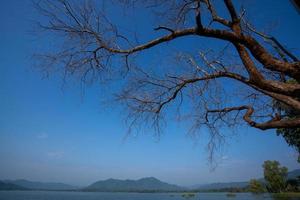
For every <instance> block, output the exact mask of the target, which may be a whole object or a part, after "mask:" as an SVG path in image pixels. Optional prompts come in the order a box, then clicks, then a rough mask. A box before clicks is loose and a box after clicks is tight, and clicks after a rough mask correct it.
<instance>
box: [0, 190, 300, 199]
mask: <svg viewBox="0 0 300 200" xmlns="http://www.w3.org/2000/svg"><path fill="white" fill-rule="evenodd" d="M186 199H189V200H193V199H195V200H229V199H231V200H299V199H300V198H276V199H273V198H272V197H271V196H270V195H268V194H264V195H252V194H249V193H239V194H236V196H235V197H227V193H198V194H196V195H195V197H190V198H186V197H182V194H181V193H108V192H52V191H0V200H186Z"/></svg>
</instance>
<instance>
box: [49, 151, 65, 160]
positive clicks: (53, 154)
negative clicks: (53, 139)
mask: <svg viewBox="0 0 300 200" xmlns="http://www.w3.org/2000/svg"><path fill="white" fill-rule="evenodd" d="M64 154H65V153H64V152H63V151H51V152H48V153H47V156H48V157H51V158H62V157H63V156H64Z"/></svg>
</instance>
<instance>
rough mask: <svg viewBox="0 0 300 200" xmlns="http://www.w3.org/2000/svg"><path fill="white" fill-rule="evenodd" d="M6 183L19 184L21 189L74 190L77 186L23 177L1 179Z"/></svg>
mask: <svg viewBox="0 0 300 200" xmlns="http://www.w3.org/2000/svg"><path fill="white" fill-rule="evenodd" d="M3 182H4V183H6V184H13V185H16V186H20V187H21V188H23V189H29V190H76V189H78V187H75V186H72V185H67V184H64V183H51V182H50V183H44V182H34V181H28V180H24V179H18V180H5V181H3Z"/></svg>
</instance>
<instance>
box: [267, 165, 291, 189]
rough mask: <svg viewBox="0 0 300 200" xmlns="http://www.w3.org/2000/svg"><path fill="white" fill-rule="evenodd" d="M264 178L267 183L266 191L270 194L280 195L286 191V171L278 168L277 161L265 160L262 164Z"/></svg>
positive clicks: (283, 168) (284, 168)
mask: <svg viewBox="0 0 300 200" xmlns="http://www.w3.org/2000/svg"><path fill="white" fill-rule="evenodd" d="M263 168H264V178H265V180H266V182H267V185H266V187H267V190H268V191H269V192H272V193H281V192H284V191H285V189H286V186H287V184H286V179H287V172H288V169H287V168H286V167H280V163H279V162H278V161H270V160H267V161H265V162H264V164H263Z"/></svg>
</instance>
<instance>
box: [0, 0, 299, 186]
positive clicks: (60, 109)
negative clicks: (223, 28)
mask: <svg viewBox="0 0 300 200" xmlns="http://www.w3.org/2000/svg"><path fill="white" fill-rule="evenodd" d="M243 2H244V3H245V4H246V5H248V6H249V13H250V16H251V14H252V16H255V19H257V20H256V21H253V23H254V24H256V25H258V26H262V27H263V26H264V24H267V23H269V22H276V23H275V24H276V25H275V28H273V30H272V34H274V35H275V36H276V37H278V39H279V40H280V41H282V42H283V43H284V44H286V45H287V46H288V47H290V48H291V49H293V50H294V52H296V53H298V55H299V49H297V48H299V45H298V44H300V39H299V35H300V28H299V22H300V16H299V14H298V13H297V12H296V11H295V9H294V8H293V7H292V6H291V5H290V2H289V1H271V0H268V1H266V0H265V1H259V2H261V3H258V1H243ZM257 5H259V6H257ZM110 11H111V12H114V10H110ZM141 15H142V14H141ZM37 18H38V16H37V15H36V13H35V10H34V9H33V8H32V5H31V2H30V1H25V0H24V1H17V0H15V1H12V0H10V1H7V0H2V1H1V2H0V24H1V31H0V44H1V46H0V110H1V112H0V162H1V164H0V180H1V179H19V178H25V179H30V180H37V181H58V182H65V183H70V184H75V185H86V184H89V183H92V182H93V181H97V180H99V179H107V178H120V179H126V178H130V179H137V178H141V177H147V176H154V177H157V178H159V179H161V180H164V181H168V182H171V183H176V184H180V185H193V184H198V183H209V182H224V181H240V180H248V179H250V178H254V177H261V176H262V168H261V165H262V163H263V161H264V160H278V161H280V163H282V164H283V165H285V166H287V167H288V168H289V169H291V170H292V169H296V168H299V164H298V163H297V162H296V153H295V151H294V150H293V149H292V148H290V147H288V146H287V145H286V143H285V142H284V140H283V139H282V138H281V137H278V136H276V134H275V132H274V131H265V132H261V131H258V130H255V129H251V128H244V127H243V128H241V129H239V130H238V131H237V132H238V134H237V135H236V136H234V137H232V138H231V139H230V140H227V145H226V148H225V149H224V151H223V154H222V155H220V157H222V158H220V159H219V160H220V162H221V163H220V164H219V166H218V167H217V168H216V169H215V170H214V171H211V170H210V166H209V165H208V163H207V152H206V149H205V142H206V141H205V137H203V138H200V140H199V141H195V140H194V139H192V138H191V137H189V136H188V135H187V134H186V133H187V128H188V127H186V126H185V124H177V123H171V122H169V123H168V125H167V127H166V128H165V130H164V134H163V135H161V137H160V138H156V137H153V135H152V134H151V131H149V132H148V131H143V133H141V134H140V135H138V136H134V135H132V136H130V137H128V138H127V139H126V140H124V137H125V135H126V131H127V128H126V125H125V123H124V118H125V116H126V115H125V113H123V111H122V110H120V109H119V108H118V107H116V108H113V106H107V105H106V104H103V103H102V99H103V93H104V92H105V91H106V90H107V89H108V88H102V87H101V86H98V85H93V86H91V87H87V88H86V90H85V94H84V95H82V90H81V89H80V85H79V84H78V83H76V82H75V81H70V82H68V83H67V85H66V86H65V87H62V81H61V79H60V78H59V77H58V76H56V75H54V76H51V77H50V78H49V79H43V78H42V74H41V73H40V72H39V71H38V70H36V69H35V68H33V65H34V60H32V59H31V56H32V55H33V54H34V53H36V51H38V50H39V49H43V48H44V46H49V38H39V37H42V36H39V37H38V38H37V37H36V36H37V35H35V34H33V33H32V32H31V30H32V21H31V20H37ZM253 19H254V18H253ZM115 20H120V19H118V18H116V19H115ZM135 20H136V21H135V22H136V23H133V25H132V26H134V27H136V28H137V29H139V30H142V31H143V30H146V28H145V27H144V26H140V27H139V26H138V24H140V23H138V22H139V20H142V19H135ZM150 28H151V29H152V28H153V27H150ZM141 37H142V38H143V39H145V38H148V37H150V36H148V35H141ZM206 45H208V44H206ZM177 48H178V47H177ZM158 51H162V50H161V49H158ZM152 54H153V53H152ZM150 55H151V53H150ZM142 57H143V58H141V59H142V61H143V62H147V61H149V62H150V60H151V59H150V58H144V55H143V56H142ZM143 59H144V60H143ZM147 59H148V60H147Z"/></svg>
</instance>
